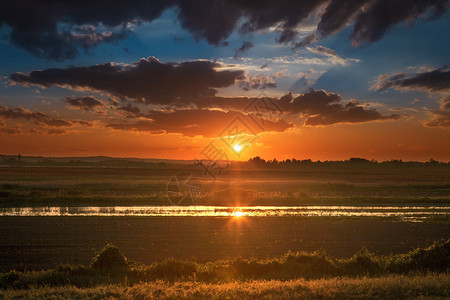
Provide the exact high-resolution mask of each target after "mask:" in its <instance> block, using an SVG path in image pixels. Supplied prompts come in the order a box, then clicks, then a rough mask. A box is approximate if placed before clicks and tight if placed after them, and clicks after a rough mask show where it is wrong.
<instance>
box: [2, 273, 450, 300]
mask: <svg viewBox="0 0 450 300" xmlns="http://www.w3.org/2000/svg"><path fill="white" fill-rule="evenodd" d="M447 297H450V275H448V274H421V275H420V274H419V275H410V276H406V275H387V276H382V277H359V278H348V277H337V278H331V279H316V280H305V279H296V280H289V281H280V280H270V281H265V280H252V281H235V282H228V283H202V282H196V281H187V282H167V281H156V282H150V283H141V284H135V285H133V286H131V287H130V286H124V285H102V286H97V287H93V288H85V289H82V288H77V287H74V286H65V287H33V288H30V289H28V290H14V289H7V290H3V291H0V298H8V299H36V298H39V299H105V298H109V299H204V298H208V299H255V298H258V299H438V298H442V299H444V298H447Z"/></svg>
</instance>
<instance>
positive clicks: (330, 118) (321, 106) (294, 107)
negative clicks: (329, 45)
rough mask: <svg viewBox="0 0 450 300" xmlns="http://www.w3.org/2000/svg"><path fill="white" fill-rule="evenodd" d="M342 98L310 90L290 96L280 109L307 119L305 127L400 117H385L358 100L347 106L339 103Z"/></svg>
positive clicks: (396, 117) (396, 116)
mask: <svg viewBox="0 0 450 300" xmlns="http://www.w3.org/2000/svg"><path fill="white" fill-rule="evenodd" d="M341 100H342V99H341V96H340V95H339V94H336V93H327V92H325V91H315V90H310V91H309V92H307V93H305V94H302V95H299V96H298V97H296V98H293V97H292V95H290V94H288V95H286V96H284V99H283V101H281V102H280V107H281V108H282V110H283V111H284V112H286V113H290V114H295V115H298V114H300V115H302V116H304V117H306V119H305V125H308V126H317V125H323V126H324V125H332V124H336V123H362V122H369V121H383V120H396V119H399V118H400V115H397V114H392V115H383V114H381V113H380V112H378V111H376V110H375V109H367V108H365V107H363V106H361V105H360V103H359V102H358V101H357V100H350V101H349V102H347V103H346V104H341V103H339V102H340V101H341Z"/></svg>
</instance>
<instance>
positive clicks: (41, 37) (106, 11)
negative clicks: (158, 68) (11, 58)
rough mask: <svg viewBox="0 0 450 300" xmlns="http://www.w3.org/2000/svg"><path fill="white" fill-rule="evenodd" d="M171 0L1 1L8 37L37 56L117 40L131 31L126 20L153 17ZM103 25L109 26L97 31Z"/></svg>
mask: <svg viewBox="0 0 450 300" xmlns="http://www.w3.org/2000/svg"><path fill="white" fill-rule="evenodd" d="M171 4H172V1H140V0H129V1H119V0H116V1H108V0H100V1H85V0H77V1H75V0H72V1H70V0H69V1H57V0H48V1H33V0H25V1H16V0H3V1H0V25H3V24H4V25H7V26H8V27H10V28H11V32H10V34H9V36H8V37H9V40H10V41H11V43H12V44H14V45H16V46H17V47H20V48H23V49H25V50H27V51H29V52H31V53H33V54H35V55H36V56H39V57H44V58H47V59H55V60H63V59H68V58H74V57H75V56H76V55H78V54H79V49H80V48H84V49H85V50H86V49H88V48H90V47H92V46H95V45H98V44H99V43H102V42H114V41H117V40H120V39H122V38H124V37H126V36H127V35H128V33H129V29H128V28H127V24H128V23H129V22H137V21H139V20H147V21H151V20H154V19H155V18H157V17H159V16H160V15H161V12H162V11H163V10H164V9H166V8H167V7H168V6H170V5H171ZM99 26H104V27H106V30H104V31H98V30H97V27H99Z"/></svg>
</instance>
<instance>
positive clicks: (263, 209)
mask: <svg viewBox="0 0 450 300" xmlns="http://www.w3.org/2000/svg"><path fill="white" fill-rule="evenodd" d="M0 216H149V217H150V216H153V217H155V216H158V217H159V216H161V217H164V216H171V217H201V216H208V217H283V216H327V217H333V216H335V217H342V216H344V217H345V216H350V217H398V218H402V219H407V220H408V219H409V220H415V221H419V220H421V219H424V218H427V217H432V216H444V217H446V216H450V207H446V206H432V207H429V206H423V207H412V206H375V207H365V206H364V207H363V206H249V207H224V206H114V207H93V206H91V207H23V208H17V207H15V208H0Z"/></svg>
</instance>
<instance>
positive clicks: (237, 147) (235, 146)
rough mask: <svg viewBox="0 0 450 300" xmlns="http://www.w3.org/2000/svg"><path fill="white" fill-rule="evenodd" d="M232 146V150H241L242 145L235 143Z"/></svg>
mask: <svg viewBox="0 0 450 300" xmlns="http://www.w3.org/2000/svg"><path fill="white" fill-rule="evenodd" d="M233 148H234V151H236V152H241V149H242V146H241V145H239V144H236V145H234V147H233Z"/></svg>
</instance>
